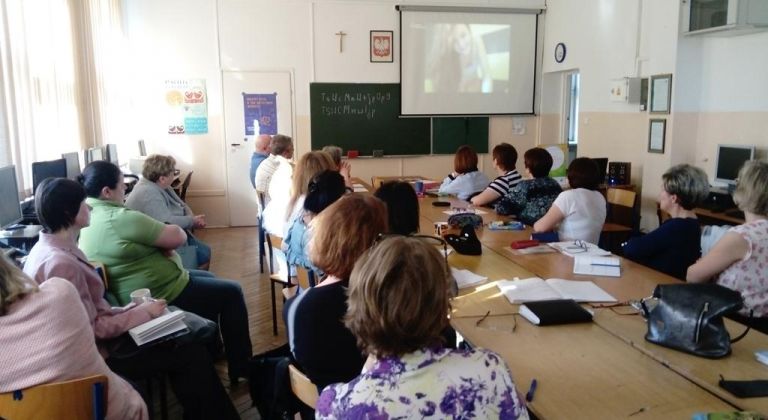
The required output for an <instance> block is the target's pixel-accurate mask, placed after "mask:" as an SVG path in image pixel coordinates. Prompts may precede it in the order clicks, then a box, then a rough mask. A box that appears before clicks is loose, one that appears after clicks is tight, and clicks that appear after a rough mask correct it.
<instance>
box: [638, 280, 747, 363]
mask: <svg viewBox="0 0 768 420" xmlns="http://www.w3.org/2000/svg"><path fill="white" fill-rule="evenodd" d="M653 298H655V303H656V304H655V306H653V305H652V302H654V300H650V301H648V300H643V301H642V302H641V306H642V312H643V316H644V317H645V318H646V319H647V320H648V332H647V333H646V334H645V339H646V340H648V341H650V342H651V343H655V344H659V345H662V346H665V347H669V348H672V349H675V350H680V351H683V352H686V353H690V354H693V355H696V356H701V357H707V358H711V359H716V358H720V357H725V356H727V355H729V354H731V343H735V342H736V341H738V340H740V339H742V338H743V337H744V336H745V335H746V334H747V332H748V331H749V328H747V330H746V331H744V333H743V334H741V335H740V336H738V337H736V338H735V339H733V340H731V337H730V335H729V334H728V331H727V330H726V329H725V325H724V324H723V316H725V315H728V314H731V313H734V312H736V311H738V310H739V309H741V307H742V306H743V305H744V299H743V298H742V296H741V293H739V292H737V291H735V290H731V289H729V288H727V287H723V286H720V285H718V284H714V283H705V284H660V285H658V286H656V289H655V290H654V291H653ZM649 307H650V308H649Z"/></svg>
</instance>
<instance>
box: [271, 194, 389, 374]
mask: <svg viewBox="0 0 768 420" xmlns="http://www.w3.org/2000/svg"><path fill="white" fill-rule="evenodd" d="M310 229H312V231H313V235H312V239H311V240H310V243H309V257H310V259H311V260H312V263H313V264H314V265H315V266H316V267H317V268H319V269H320V270H322V271H324V272H325V273H326V274H327V276H326V277H325V278H324V279H323V281H322V282H320V283H319V284H318V285H317V286H315V287H312V288H310V289H308V290H305V291H303V292H302V293H300V294H298V295H296V297H294V298H292V299H290V300H288V302H286V306H285V319H286V321H285V323H286V326H287V330H288V344H289V345H290V347H291V352H292V353H293V356H294V359H295V360H296V362H298V364H299V366H301V368H302V369H303V370H304V372H305V373H306V374H307V376H308V377H309V379H311V380H312V382H313V383H314V384H315V385H317V386H318V388H319V389H322V388H323V387H325V386H326V385H328V384H331V383H334V382H346V381H349V380H351V379H352V378H354V377H355V376H357V375H358V374H359V373H360V369H361V368H362V367H363V362H364V361H365V355H364V354H363V353H362V352H360V350H359V349H358V348H357V345H356V342H355V337H354V336H353V335H352V333H351V332H350V331H349V330H348V329H347V328H346V327H345V326H344V323H343V321H342V318H343V317H344V314H345V313H346V312H347V294H346V288H347V284H348V280H349V274H350V273H351V272H352V268H353V267H354V265H355V262H356V261H357V259H358V258H359V257H360V255H362V254H363V252H365V250H366V249H368V248H370V247H371V246H372V245H373V243H374V241H375V240H376V237H377V236H378V235H379V234H380V233H384V232H386V231H387V209H386V207H385V205H384V203H383V202H382V201H381V200H379V199H378V198H375V197H372V196H370V195H363V194H348V195H346V196H344V197H342V198H341V199H339V200H338V201H336V202H335V203H333V204H331V205H330V206H329V207H327V208H326V209H325V210H323V212H322V213H320V215H319V216H317V217H316V218H315V219H314V220H313V221H312V223H311V224H310Z"/></svg>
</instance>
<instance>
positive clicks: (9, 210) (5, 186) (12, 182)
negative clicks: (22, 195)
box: [0, 165, 24, 229]
mask: <svg viewBox="0 0 768 420" xmlns="http://www.w3.org/2000/svg"><path fill="white" fill-rule="evenodd" d="M0 197H3V199H2V200H0V229H5V228H8V227H11V226H13V225H15V224H17V223H19V222H21V220H22V219H23V218H24V216H23V215H22V213H21V204H19V184H17V183H16V167H15V166H13V165H11V166H6V167H4V168H0Z"/></svg>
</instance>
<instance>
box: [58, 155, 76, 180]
mask: <svg viewBox="0 0 768 420" xmlns="http://www.w3.org/2000/svg"><path fill="white" fill-rule="evenodd" d="M61 158H62V159H64V160H66V161H67V178H69V179H71V180H74V179H76V178H77V176H78V175H80V154H79V153H78V152H71V153H62V154H61Z"/></svg>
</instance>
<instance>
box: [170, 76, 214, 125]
mask: <svg viewBox="0 0 768 420" xmlns="http://www.w3.org/2000/svg"><path fill="white" fill-rule="evenodd" d="M165 101H166V103H167V104H168V134H206V133H208V95H207V92H206V89H205V79H180V80H166V81H165Z"/></svg>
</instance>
